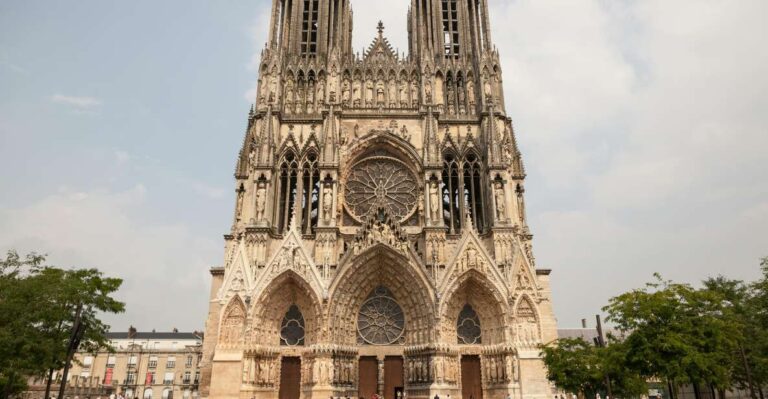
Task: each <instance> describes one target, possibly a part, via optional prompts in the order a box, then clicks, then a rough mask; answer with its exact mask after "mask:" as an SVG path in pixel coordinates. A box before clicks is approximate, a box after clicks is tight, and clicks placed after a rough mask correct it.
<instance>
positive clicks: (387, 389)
mask: <svg viewBox="0 0 768 399" xmlns="http://www.w3.org/2000/svg"><path fill="white" fill-rule="evenodd" d="M403 381H404V378H403V358H402V357H400V356H387V357H385V358H384V399H398V395H397V393H398V392H400V397H401V398H402V394H403V386H404V384H403Z"/></svg>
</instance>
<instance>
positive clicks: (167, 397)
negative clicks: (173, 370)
mask: <svg viewBox="0 0 768 399" xmlns="http://www.w3.org/2000/svg"><path fill="white" fill-rule="evenodd" d="M171 398H173V391H172V390H171V388H165V389H163V399H171Z"/></svg>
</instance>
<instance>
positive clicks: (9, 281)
mask: <svg viewBox="0 0 768 399" xmlns="http://www.w3.org/2000/svg"><path fill="white" fill-rule="evenodd" d="M44 263H45V257H44V256H41V255H38V254H35V253H32V254H29V255H27V256H26V257H24V258H22V257H21V256H19V255H18V253H16V252H15V251H9V252H8V254H7V256H6V258H5V259H4V260H0V399H4V398H7V397H9V396H11V395H13V394H15V393H17V392H19V391H21V390H23V389H25V388H26V380H27V379H28V378H29V377H34V376H44V375H45V373H46V372H48V371H50V370H57V369H61V368H62V367H64V364H65V362H66V355H67V346H68V344H69V339H70V335H71V331H72V325H73V322H74V320H75V312H76V310H77V309H78V308H80V309H81V323H82V326H83V329H82V331H83V336H82V338H81V343H80V347H79V349H80V350H85V351H91V352H93V351H97V350H99V349H102V348H106V347H107V343H108V341H107V339H106V337H105V334H106V332H107V331H108V329H109V326H108V325H106V324H105V323H104V322H102V321H101V319H100V315H101V314H103V313H120V312H123V311H124V304H123V303H121V302H119V301H116V300H115V299H113V298H112V295H113V294H114V293H115V292H116V291H117V290H118V289H119V288H120V285H121V284H122V280H120V279H116V278H107V277H104V276H103V274H102V273H101V272H99V271H98V270H96V269H73V270H64V269H59V268H56V267H52V266H46V265H44Z"/></svg>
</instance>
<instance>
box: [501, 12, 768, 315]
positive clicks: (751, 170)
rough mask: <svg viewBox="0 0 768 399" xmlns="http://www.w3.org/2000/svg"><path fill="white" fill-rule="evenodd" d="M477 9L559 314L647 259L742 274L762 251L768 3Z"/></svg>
mask: <svg viewBox="0 0 768 399" xmlns="http://www.w3.org/2000/svg"><path fill="white" fill-rule="evenodd" d="M491 8H492V9H491V16H492V19H493V21H492V27H493V28H494V30H493V39H494V41H495V42H496V44H497V46H498V48H499V52H500V54H501V57H502V68H503V69H504V83H505V92H506V99H507V110H508V112H509V113H510V115H511V116H512V118H513V119H514V121H515V126H516V131H517V134H518V138H519V140H520V142H521V145H522V147H523V156H524V158H525V160H526V165H527V166H528V171H529V174H530V178H529V181H528V191H527V192H528V197H527V200H528V205H529V208H530V209H531V211H530V213H529V215H530V221H531V223H532V227H533V229H534V232H535V233H537V237H536V240H535V241H534V243H535V245H536V249H537V251H536V253H537V257H538V260H539V261H540V264H541V265H542V266H544V267H548V268H550V267H551V268H553V269H554V274H553V284H554V290H555V308H556V311H557V314H558V316H559V318H560V320H561V321H562V322H563V325H565V326H569V325H574V324H576V323H577V322H578V320H580V319H581V318H582V317H585V316H587V315H588V314H591V313H592V312H596V311H599V308H600V307H601V306H603V305H605V304H606V303H607V300H608V298H609V297H610V296H611V295H613V294H616V293H618V292H621V291H623V290H626V289H630V288H634V287H637V286H640V285H642V283H643V282H644V281H646V280H647V279H648V278H650V276H651V273H653V272H657V271H658V272H661V273H663V274H664V275H665V276H666V277H670V278H674V279H678V280H682V281H688V282H696V281H698V280H701V279H702V278H704V277H706V276H709V275H713V274H719V273H724V274H727V275H730V276H732V277H735V278H754V277H755V276H756V275H757V273H758V268H757V259H758V258H759V257H760V256H765V255H768V246H766V244H768V242H766V241H765V234H764V231H765V225H766V223H768V212H766V205H765V204H766V203H768V186H766V185H765V184H764V182H765V181H768V168H766V167H765V161H764V152H765V151H764V149H765V148H768V134H766V133H768V132H766V128H765V126H768V114H766V113H765V112H764V110H765V109H768V77H766V76H765V74H764V73H763V71H765V70H766V69H768V50H766V48H765V46H763V43H762V42H761V41H762V38H763V37H766V36H767V35H768V28H767V27H766V25H765V24H764V23H763V22H762V20H761V16H762V15H765V13H766V12H767V11H768V3H765V2H761V1H742V2H739V3H738V4H734V3H728V2H721V1H708V2H703V3H702V2H700V1H675V2H673V3H670V2H667V1H645V2H629V3H616V2H604V1H599V0H595V1H581V2H570V1H565V0H562V1H544V2H542V1H534V0H520V1H515V2H498V1H497V2H495V3H494V2H491Z"/></svg>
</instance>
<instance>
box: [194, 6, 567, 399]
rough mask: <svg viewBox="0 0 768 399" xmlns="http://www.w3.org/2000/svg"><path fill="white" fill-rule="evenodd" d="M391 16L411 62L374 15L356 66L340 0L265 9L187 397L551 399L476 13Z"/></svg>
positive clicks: (548, 330) (514, 166) (511, 136)
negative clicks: (266, 26) (194, 385)
mask: <svg viewBox="0 0 768 399" xmlns="http://www.w3.org/2000/svg"><path fill="white" fill-rule="evenodd" d="M401 1H405V0H401ZM407 18H408V33H409V54H408V55H407V56H403V55H399V54H397V53H396V52H395V51H393V49H392V47H391V46H390V44H389V43H388V41H387V39H386V38H385V36H384V26H383V24H381V23H379V26H378V33H377V34H376V35H375V37H374V39H373V41H372V42H371V44H370V46H369V47H368V49H367V51H365V53H364V54H362V55H356V54H354V53H353V52H352V50H351V43H352V40H351V33H352V11H351V8H350V5H349V0H273V5H272V14H271V23H270V35H269V40H268V42H267V45H266V47H265V48H264V50H263V52H262V55H261V64H260V75H259V77H260V80H259V88H258V94H257V98H256V99H255V101H256V103H255V105H254V107H253V109H252V110H251V112H250V113H249V116H248V127H247V130H246V133H245V139H244V141H243V146H242V150H241V151H240V154H239V157H238V161H237V165H236V168H235V180H236V183H235V192H236V198H237V200H236V205H235V213H234V221H233V224H232V230H231V232H229V233H228V234H227V235H226V236H225V240H226V249H225V258H224V266H223V267H216V268H213V269H212V270H211V274H212V276H213V282H212V288H211V294H210V310H209V313H208V319H207V322H206V336H205V337H206V339H205V348H204V355H203V360H202V367H203V373H202V381H201V384H202V386H201V393H202V396H203V397H210V398H215V399H224V398H226V399H236V398H237V399H252V398H254V399H267V398H270V399H271V398H275V399H277V398H280V399H295V398H321V399H325V398H328V397H330V396H334V397H335V396H342V397H346V396H349V397H355V398H356V397H364V398H369V397H371V396H372V395H373V394H374V393H376V394H379V395H382V396H384V397H385V398H386V399H397V398H400V397H403V395H406V396H407V397H408V398H424V399H427V398H433V397H434V396H435V395H436V394H439V395H440V396H441V397H445V395H447V394H450V395H451V396H452V397H453V398H464V399H469V398H473V399H490V398H506V397H507V395H510V396H511V397H512V398H548V397H550V386H549V384H548V382H547V380H546V373H545V370H544V366H543V363H542V361H541V359H540V358H539V350H538V349H537V345H539V344H541V343H546V342H549V341H552V340H554V339H555V338H556V326H555V319H554V316H553V313H552V306H551V299H550V298H551V294H550V285H549V271H548V270H545V269H537V268H536V264H535V260H534V257H533V255H532V250H531V238H532V235H531V233H530V231H529V229H528V226H527V223H526V216H525V203H524V192H525V190H524V179H525V170H524V168H523V163H522V161H521V156H520V152H519V150H518V147H517V143H516V139H515V133H514V130H513V128H512V123H511V119H510V118H509V117H508V116H507V114H506V112H505V107H504V95H503V90H502V78H501V68H500V66H499V55H498V53H497V51H496V50H495V49H494V47H493V45H492V41H491V36H490V28H489V26H488V7H487V2H486V0H412V1H411V6H410V10H409V12H408V15H407Z"/></svg>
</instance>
